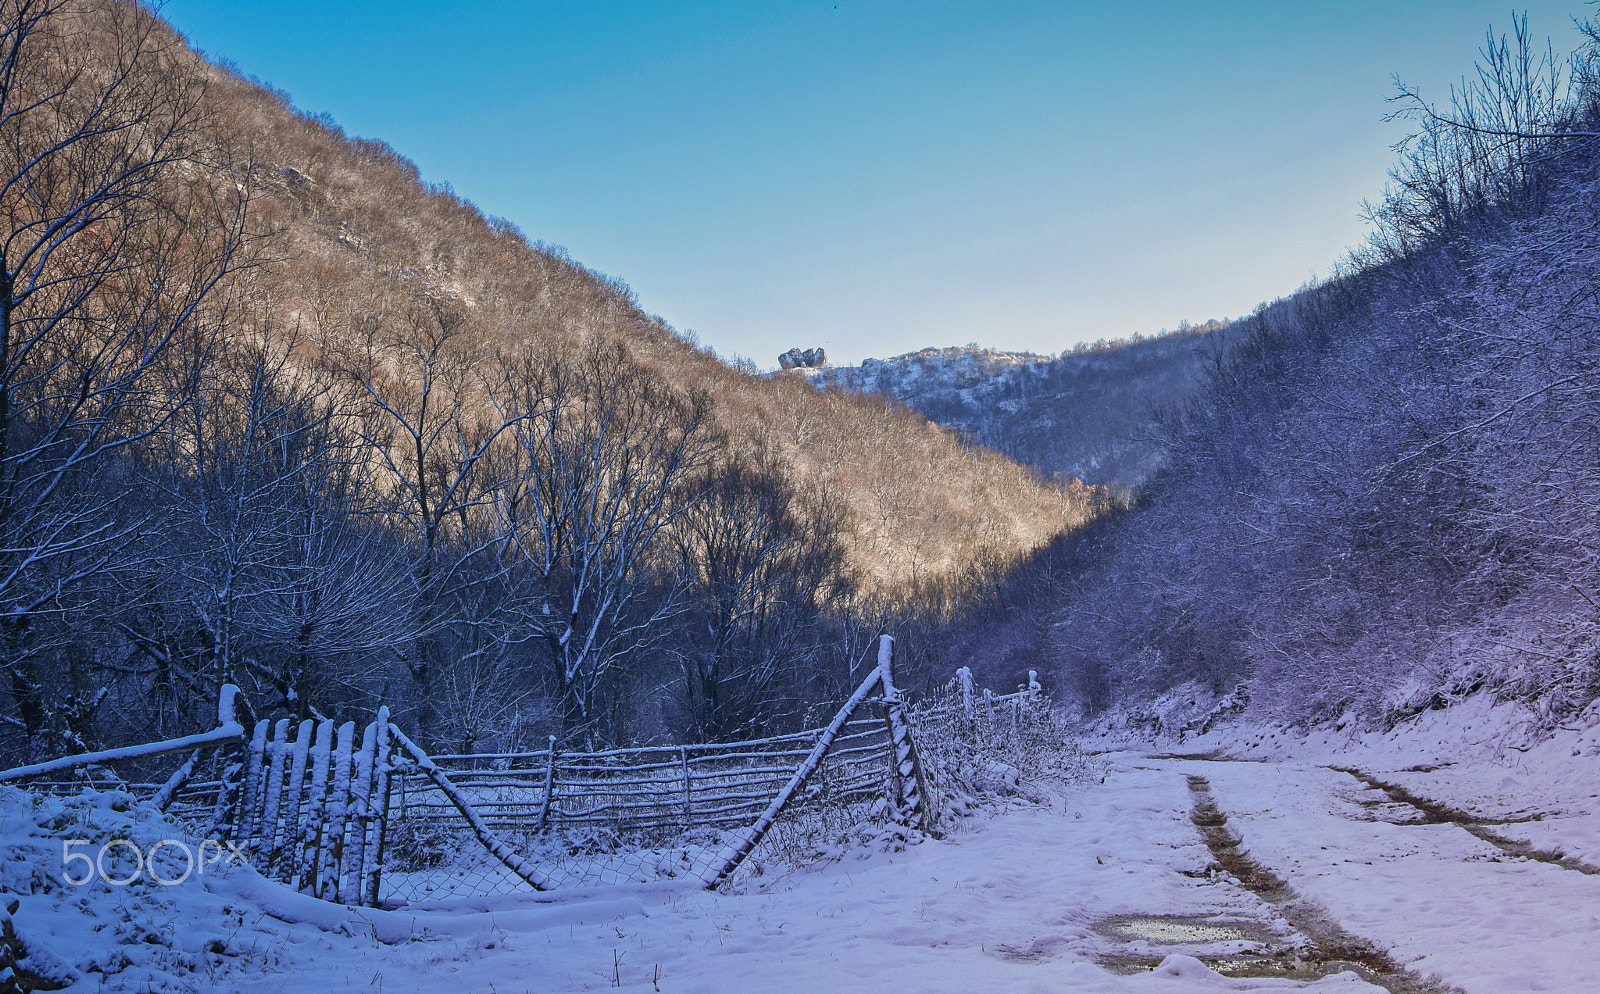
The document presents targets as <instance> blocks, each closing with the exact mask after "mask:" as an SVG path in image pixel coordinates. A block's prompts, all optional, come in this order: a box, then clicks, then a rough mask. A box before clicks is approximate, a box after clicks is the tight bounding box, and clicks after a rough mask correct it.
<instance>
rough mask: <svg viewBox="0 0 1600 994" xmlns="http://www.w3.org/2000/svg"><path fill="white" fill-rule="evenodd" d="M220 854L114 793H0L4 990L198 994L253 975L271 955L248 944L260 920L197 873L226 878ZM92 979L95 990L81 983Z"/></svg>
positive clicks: (261, 946) (264, 948)
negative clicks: (10, 956)
mask: <svg viewBox="0 0 1600 994" xmlns="http://www.w3.org/2000/svg"><path fill="white" fill-rule="evenodd" d="M222 851H223V850H221V849H220V848H218V847H217V846H216V845H215V844H214V843H212V844H208V845H207V847H206V848H205V849H202V846H201V842H200V840H198V839H196V838H194V837H193V836H191V835H190V834H188V833H187V832H186V831H185V830H184V829H183V828H182V827H180V826H179V825H176V824H174V823H173V822H172V821H170V820H168V819H167V818H166V817H164V816H163V815H162V814H161V812H159V811H157V810H156V809H155V808H154V807H153V806H152V805H151V804H150V803H149V802H147V801H140V800H137V799H135V798H133V797H131V796H129V795H128V794H126V793H124V792H121V791H116V790H95V789H87V788H86V789H84V790H83V791H81V792H80V793H78V794H76V795H72V796H68V797H57V796H50V795H41V794H33V793H29V792H26V791H22V790H18V789H17V788H14V787H7V786H0V908H10V907H12V906H13V905H14V906H15V910H14V912H13V913H12V914H11V916H10V917H11V923H10V924H11V925H13V926H14V943H15V948H14V950H13V952H14V955H15V966H16V977H15V978H14V980H13V984H14V985H15V986H14V987H13V988H12V989H15V990H32V989H40V990H47V989H54V988H55V987H59V986H63V985H66V984H72V983H78V982H84V981H87V982H89V983H91V984H95V985H96V986H101V987H104V986H107V985H108V984H109V985H110V986H112V987H115V988H117V989H128V990H159V991H173V992H178V991H205V990H214V989H216V987H217V983H218V979H219V978H220V977H222V976H223V975H225V974H227V973H229V972H232V971H233V970H235V969H238V968H239V967H240V966H242V965H244V964H245V963H246V962H248V963H249V964H250V966H251V968H252V969H259V968H260V967H261V966H263V965H265V964H266V962H267V960H268V959H270V955H271V954H270V952H269V951H268V950H270V948H271V944H270V943H262V942H260V941H258V940H257V938H256V937H255V936H253V935H251V933H252V932H253V931H255V930H256V918H257V917H259V916H254V915H247V914H246V913H245V912H244V911H243V910H242V909H238V908H234V907H231V906H230V905H229V904H228V902H226V901H225V900H223V899H222V898H220V897H219V896H217V895H216V894H214V893H211V892H210V891H208V889H207V888H206V886H205V876H204V875H209V876H211V877H212V878H215V877H216V876H218V875H220V874H226V873H229V872H231V869H232V868H231V867H230V866H229V865H228V863H229V860H227V859H226V858H223V857H222V855H221V854H222ZM202 853H203V858H206V859H208V860H209V865H207V866H205V867H204V870H203V872H202V869H201V867H200V866H199V865H198V862H196V860H197V858H200V857H201V856H202ZM69 856H70V857H76V858H72V859H71V860H70V861H69ZM85 857H87V858H85ZM85 878H87V879H85ZM74 880H83V881H84V882H83V883H73V882H72V881H74ZM160 880H167V881H175V882H174V883H171V884H164V883H161V882H159V881H160ZM113 881H127V882H126V883H118V882H113ZM241 936H242V937H243V938H241ZM8 938H9V934H8ZM246 950H248V953H249V955H248V957H247V958H246V957H244V956H242V953H244V952H245V951H246ZM96 974H98V975H99V980H98V983H96V981H95V980H92V979H88V978H90V977H92V975H96ZM4 990H7V988H5V987H4V986H0V991H4Z"/></svg>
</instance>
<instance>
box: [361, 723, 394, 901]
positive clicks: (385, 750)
mask: <svg viewBox="0 0 1600 994" xmlns="http://www.w3.org/2000/svg"><path fill="white" fill-rule="evenodd" d="M371 731H372V736H373V754H372V755H373V759H372V800H373V801H374V802H376V803H377V804H378V805H379V806H378V809H377V811H376V812H374V814H373V817H372V821H371V824H370V825H369V826H368V828H367V841H366V845H365V846H364V847H363V848H362V855H361V881H360V890H359V893H360V898H361V900H362V901H363V903H365V904H366V905H367V906H368V907H373V908H376V907H377V906H378V895H379V891H380V889H381V885H382V883H383V848H384V838H385V836H387V835H388V826H389V802H390V798H391V795H392V793H393V791H394V763H393V762H392V761H391V760H390V758H389V739H390V736H391V732H390V725H389V709H388V708H387V707H381V708H379V709H378V719H377V720H376V721H374V722H373V723H372V729H371ZM380 798H381V800H380Z"/></svg>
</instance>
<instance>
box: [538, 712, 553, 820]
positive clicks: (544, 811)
mask: <svg viewBox="0 0 1600 994" xmlns="http://www.w3.org/2000/svg"><path fill="white" fill-rule="evenodd" d="M555 795H556V737H555V736H554V735H552V736H550V754H549V755H547V756H546V757H545V760H544V800H543V801H541V802H540V803H539V827H538V830H539V831H541V832H542V831H544V830H545V829H546V828H548V827H549V826H550V805H551V802H552V801H554V799H555Z"/></svg>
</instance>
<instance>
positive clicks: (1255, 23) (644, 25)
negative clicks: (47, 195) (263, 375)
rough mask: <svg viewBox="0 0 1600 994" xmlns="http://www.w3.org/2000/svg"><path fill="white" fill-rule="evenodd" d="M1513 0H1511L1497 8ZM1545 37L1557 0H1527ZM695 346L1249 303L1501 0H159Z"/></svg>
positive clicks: (1059, 339) (1468, 53)
mask: <svg viewBox="0 0 1600 994" xmlns="http://www.w3.org/2000/svg"><path fill="white" fill-rule="evenodd" d="M1519 9H1520V8H1519ZM1527 9H1528V10H1529V12H1530V23H1531V26H1532V28H1533V31H1534V33H1535V35H1536V36H1538V37H1540V38H1543V37H1545V36H1547V35H1548V36H1550V37H1552V38H1553V39H1554V41H1555V43H1556V46H1557V49H1558V50H1566V49H1569V48H1571V47H1573V46H1574V45H1575V44H1576V41H1577V38H1578V34H1577V32H1576V30H1575V29H1574V28H1573V26H1572V17H1573V15H1575V14H1581V13H1584V12H1585V10H1586V8H1584V7H1583V6H1582V5H1581V4H1578V3H1545V4H1537V5H1532V6H1529V7H1528V8H1527ZM163 12H164V14H165V15H166V17H167V18H168V19H169V20H171V21H172V22H173V23H174V24H176V25H177V27H178V28H179V30H181V31H183V32H184V33H185V34H186V35H187V36H188V37H189V39H190V42H191V43H192V44H194V45H195V46H196V47H198V48H200V49H202V50H204V51H205V52H206V53H207V54H208V55H210V56H211V57H212V58H216V59H231V60H233V61H234V62H236V63H237V64H238V65H239V67H240V68H241V69H242V70H243V71H245V72H246V73H250V74H253V75H255V76H258V77H260V78H261V79H263V80H265V81H267V82H270V83H271V84H273V85H274V86H277V87H279V88H281V89H285V90H287V91H289V93H290V94H291V95H292V96H293V98H294V100H295V103H296V104H297V105H298V106H299V107H301V108H302V109H305V110H308V111H312V112H324V111H325V112H328V113H330V114H332V115H333V117H334V118H335V119H336V120H337V121H338V122H339V123H340V124H341V125H342V126H343V127H344V128H345V129H346V130H347V131H348V132H350V133H352V134H358V135H363V136H368V137H377V138H382V139H384V140H385V141H387V142H389V143H390V144H391V145H393V146H394V147H395V148H396V149H398V150H399V151H400V152H401V153H402V154H404V155H406V156H408V157H410V158H411V159H413V160H414V161H415V162H416V163H417V165H418V166H419V167H420V168H421V170H422V174H423V176H424V178H426V179H428V180H430V181H433V182H449V183H450V184H451V185H452V186H453V187H454V188H455V190H456V192H457V193H459V194H461V195H462V196H464V197H467V198H468V199H470V200H472V201H473V202H475V203H476V204H478V206H479V207H481V208H482V209H483V210H484V211H485V212H486V213H488V214H494V215H499V216H502V217H506V218H509V219H510V220H512V221H514V222H516V223H517V224H518V225H519V226H520V227H521V228H522V230H523V231H525V232H526V233H527V234H528V236H529V237H530V238H533V239H536V240H542V241H544V242H547V243H551V244H557V245H562V246H565V247H566V248H567V249H568V251H569V252H570V253H571V254H572V256H573V258H575V259H577V260H578V261H579V262H581V263H583V264H584V265H587V266H589V267H590V268H593V269H597V270H600V271H602V272H605V273H608V274H611V275H614V276H619V277H621V278H622V279H624V280H626V281H627V282H628V283H629V285H631V286H632V287H633V288H634V290H635V292H636V293H637V294H638V295H639V300H640V303H641V305H642V306H643V307H644V308H645V309H646V310H648V311H650V312H651V313H654V314H659V315H660V316H661V317H663V318H665V319H666V320H667V321H668V322H670V323H671V324H672V325H674V326H675V327H677V328H679V329H693V330H695V331H696V332H697V333H698V335H699V336H700V338H701V340H702V341H704V342H706V343H708V344H710V345H712V346H714V347H715V348H716V349H717V350H718V352H720V353H721V354H722V355H724V356H731V355H732V354H734V353H738V354H741V355H746V356H750V357H752V358H754V359H755V360H756V361H757V362H758V363H759V364H760V365H762V366H764V367H766V366H772V365H774V364H775V362H776V356H777V353H778V352H780V351H782V350H784V349H786V348H788V347H789V346H791V345H798V346H800V347H802V348H806V347H810V346H814V345H823V346H825V347H826V348H827V349H828V351H829V354H830V356H831V357H832V358H833V359H834V360H835V361H845V362H854V361H858V360H860V359H861V358H862V357H864V356H888V355H893V354H898V353H901V352H906V351H910V350H913V349H917V348H921V347H923V346H926V345H959V344H965V343H967V342H970V341H976V342H978V343H980V344H983V345H987V346H993V347H997V348H1006V349H1027V350H1032V351H1035V352H1056V351H1059V350H1061V349H1065V348H1070V347H1071V346H1072V345H1073V344H1075V343H1077V342H1079V341H1086V340H1087V341H1092V340H1094V339H1097V338H1102V337H1105V338H1115V337H1123V336H1126V335H1130V334H1132V333H1134V332H1145V333H1148V332H1153V331H1156V330H1159V329H1161V328H1163V327H1167V328H1170V327H1176V326H1177V324H1178V323H1179V322H1180V321H1183V320H1190V321H1194V322H1199V321H1203V320H1205V319H1207V318H1211V317H1230V316H1238V315H1241V314H1245V313H1248V312H1249V311H1250V310H1252V309H1253V308H1254V307H1255V305H1256V304H1257V303H1259V302H1261V301H1263V300H1267V299H1271V298H1273V297H1277V296H1281V295H1283V294H1285V293H1288V292H1291V291H1292V290H1294V289H1295V288H1296V287H1297V286H1299V285H1301V284H1302V283H1304V282H1305V281H1307V280H1308V279H1311V278H1313V277H1314V276H1319V275H1323V274H1326V273H1327V271H1328V270H1329V268H1330V267H1331V266H1332V265H1333V264H1334V263H1335V262H1336V261H1337V260H1338V259H1339V257H1340V256H1341V255H1342V254H1343V252H1344V251H1345V249H1346V248H1347V247H1348V246H1351V245H1354V244H1356V243H1357V242H1359V241H1360V239H1361V237H1362V233H1363V224H1362V221H1361V219H1360V206H1359V205H1360V202H1361V200H1362V199H1363V198H1375V197H1377V196H1378V195H1379V194H1380V193H1381V191H1382V188H1383V184H1384V179H1385V172H1386V170H1387V169H1388V167H1389V165H1390V164H1391V162H1392V160H1393V153H1392V152H1391V151H1390V148H1389V146H1390V145H1392V144H1393V143H1394V142H1395V141H1397V140H1399V139H1400V138H1401V137H1403V135H1404V134H1405V130H1404V126H1403V125H1402V124H1398V123H1390V124H1385V123H1383V121H1382V118H1383V116H1384V115H1385V113H1386V112H1387V111H1388V110H1390V109H1391V108H1390V107H1389V106H1388V105H1387V104H1386V102H1385V98H1386V97H1388V96H1390V95H1391V94H1392V93H1393V84H1392V82H1391V74H1399V75H1400V76H1401V77H1402V78H1404V79H1405V80H1406V81H1407V82H1410V83H1413V84H1416V85H1419V86H1421V87H1422V88H1423V90H1424V92H1425V94H1429V95H1432V96H1435V97H1437V98H1439V99H1441V100H1443V99H1445V98H1446V97H1447V96H1448V90H1449V86H1450V83H1451V82H1452V81H1455V80H1457V79H1459V78H1460V76H1461V75H1462V74H1463V73H1465V72H1467V71H1470V69H1471V66H1472V60H1473V57H1474V55H1475V53H1476V50H1477V47H1478V46H1479V45H1480V44H1482V42H1483V37H1484V32H1485V30H1486V29H1487V28H1488V26H1489V25H1490V24H1491V23H1493V24H1494V25H1495V26H1496V27H1497V28H1509V26H1510V19H1511V12H1510V8H1509V7H1507V6H1504V5H1503V4H1502V3H1500V2H1498V0H1496V2H1492V3H1487V2H1484V3H1480V2H1475V0H1459V2H1444V0H1433V2H1415V3H1408V2H1404V0H1387V2H1378V0H1372V2H1367V0H1353V2H1336V0H1329V2H1323V3H1314V4H1313V3H1300V2H1286V0H1278V2H1238V3H1232V2H1230V3H1206V2H1200V0H1187V2H1139V0H1134V2H1125V3H1096V4H1079V3H1050V4H1030V3H994V2H990V3H937V2H934V3H915V4H914V3H898V2H872V3H862V2H851V0H839V2H838V3H834V2H794V3H756V2H748V0H747V2H730V3H603V2H596V3H583V2H579V3H573V2H567V3H560V4H545V3H487V2H479V3H449V2H443V0H434V2H427V3H423V2H413V0H386V2H381V3H379V2H366V0H351V2H338V3H326V4H318V3H312V4H307V3H304V2H303V0H302V2H296V3H287V2H277V0H258V2H251V0H170V2H168V3H167V4H166V5H165V6H164V7H163Z"/></svg>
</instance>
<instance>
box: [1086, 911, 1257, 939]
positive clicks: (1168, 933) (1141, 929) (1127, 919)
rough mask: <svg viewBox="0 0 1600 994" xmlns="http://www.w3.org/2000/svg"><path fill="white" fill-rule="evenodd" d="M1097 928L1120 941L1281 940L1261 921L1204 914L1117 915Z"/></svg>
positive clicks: (1097, 930) (1101, 932)
mask: <svg viewBox="0 0 1600 994" xmlns="http://www.w3.org/2000/svg"><path fill="white" fill-rule="evenodd" d="M1092 927H1093V928H1094V930H1095V931H1096V932H1099V933H1100V934H1101V935H1103V936H1105V937H1106V938H1108V939H1115V940H1117V941H1118V942H1140V941H1144V942H1149V943H1152V944H1154V945H1158V946H1183V945H1203V944H1206V943H1212V942H1260V943H1271V942H1277V941H1281V938H1280V937H1279V936H1277V935H1274V934H1273V933H1272V931H1271V930H1270V929H1268V928H1267V927H1266V926H1264V925H1262V924H1260V923H1259V922H1248V921H1223V922H1219V921H1215V920H1214V919H1212V918H1210V917H1207V916H1204V915H1115V916H1113V917H1111V918H1106V919H1103V920H1101V921H1099V922H1096V923H1095V924H1094V925H1093V926H1092Z"/></svg>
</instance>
